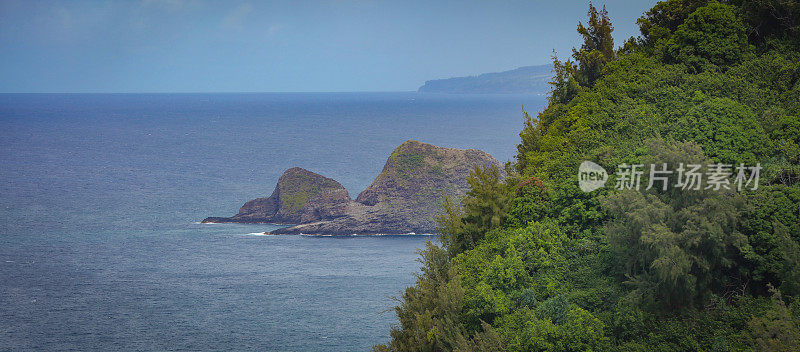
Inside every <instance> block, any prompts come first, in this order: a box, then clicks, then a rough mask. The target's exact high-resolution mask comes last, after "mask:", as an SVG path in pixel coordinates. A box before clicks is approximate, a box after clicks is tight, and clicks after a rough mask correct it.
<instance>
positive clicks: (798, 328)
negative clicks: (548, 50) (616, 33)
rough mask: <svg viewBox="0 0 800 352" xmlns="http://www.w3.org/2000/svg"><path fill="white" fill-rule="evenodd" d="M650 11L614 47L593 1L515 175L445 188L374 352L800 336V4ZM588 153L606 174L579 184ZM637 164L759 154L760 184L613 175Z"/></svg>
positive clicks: (719, 345) (674, 345)
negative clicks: (434, 232) (589, 188)
mask: <svg viewBox="0 0 800 352" xmlns="http://www.w3.org/2000/svg"><path fill="white" fill-rule="evenodd" d="M637 23H638V24H639V26H640V29H641V33H642V35H641V36H640V37H638V38H631V39H629V40H628V41H626V42H625V44H624V45H623V46H622V47H621V48H619V49H617V50H613V41H612V40H611V36H610V34H611V31H612V30H613V27H612V26H611V23H610V21H608V16H607V14H606V13H605V9H603V10H600V11H598V10H597V9H595V8H594V7H591V6H590V10H589V20H588V21H587V24H586V26H584V25H583V24H580V25H579V27H578V32H579V34H581V36H582V37H583V39H584V45H583V46H582V47H581V48H580V49H579V50H575V51H574V53H573V58H572V59H574V60H575V61H570V60H567V61H563V62H562V61H559V60H558V59H554V61H555V62H554V77H553V82H552V87H553V90H552V92H551V95H550V99H549V104H548V107H547V108H546V109H545V110H544V111H542V112H541V113H539V114H538V116H536V117H532V116H529V115H527V114H525V118H526V122H525V125H524V126H523V130H522V132H521V133H520V137H521V142H520V144H519V145H518V147H517V148H518V152H519V153H518V155H517V158H516V162H515V163H514V165H509V167H507V172H508V174H509V175H508V177H506V178H505V179H501V178H500V177H499V171H498V170H494V169H486V170H476V171H475V172H474V173H473V174H472V175H471V176H470V178H469V183H470V186H471V191H470V192H469V193H468V194H467V196H466V197H465V198H464V199H463V200H461V201H460V202H459V203H448V204H447V206H446V209H447V211H446V212H445V214H443V216H442V217H441V219H440V224H441V246H437V245H434V244H429V246H428V248H427V249H426V250H424V251H422V252H421V255H422V259H421V261H422V263H423V269H422V273H421V274H420V276H419V278H418V281H417V284H416V285H415V286H413V287H409V288H408V289H406V291H405V292H404V293H403V295H402V297H401V301H400V302H401V303H400V305H399V306H398V307H397V308H396V312H397V315H398V317H399V325H398V326H396V327H395V328H394V329H393V330H392V332H391V341H389V343H388V344H386V345H380V346H376V347H375V349H376V350H377V351H599V350H613V351H650V350H658V351H689V350H692V351H696V350H704V351H706V350H707V351H728V350H744V351H798V350H800V182H798V181H800V167H799V166H798V164H799V163H800V2H798V1H795V0H758V1H737V0H731V1H726V2H716V1H711V2H709V1H701V0H670V1H662V2H660V3H658V4H657V5H656V6H654V7H653V8H652V9H651V10H649V11H648V12H646V13H645V15H644V16H643V17H642V18H640V19H639V20H638V22H637ZM583 160H591V161H594V162H596V163H598V164H600V165H601V166H602V167H604V168H605V169H606V170H609V173H610V174H611V177H610V180H609V181H608V183H607V185H606V187H605V188H602V189H600V190H596V191H593V192H589V193H585V192H583V191H581V190H580V189H579V188H578V185H577V177H576V174H577V169H578V165H579V164H580V163H581V162H582V161H583ZM623 163H625V164H645V165H649V164H656V165H662V164H666V165H667V167H668V168H669V169H670V170H676V169H677V168H678V167H679V165H681V164H682V163H684V164H700V165H709V164H714V163H726V164H731V165H732V166H733V167H734V168H735V167H736V166H737V165H740V164H742V163H743V164H745V165H748V166H753V165H756V164H757V163H760V165H761V167H762V168H763V169H762V172H761V178H760V182H759V187H758V188H757V189H753V187H745V188H743V189H741V190H739V189H737V187H735V186H733V187H731V189H724V188H723V189H719V190H716V189H699V190H693V189H682V188H680V187H667V188H666V189H664V188H662V187H652V188H649V189H646V187H644V186H643V187H641V188H640V189H639V190H617V189H615V187H614V184H615V181H619V180H620V179H618V178H617V176H615V175H614V171H611V170H617V166H618V165H620V164H623ZM648 176H649V175H648V173H647V172H646V173H645V174H644V175H643V178H642V184H643V185H648V184H649V182H654V184H656V185H657V184H658V183H657V182H656V181H657V180H656V179H655V178H654V179H653V180H649V177H648ZM734 176H735V172H734ZM671 180H672V182H674V179H671ZM730 181H731V185H733V180H730Z"/></svg>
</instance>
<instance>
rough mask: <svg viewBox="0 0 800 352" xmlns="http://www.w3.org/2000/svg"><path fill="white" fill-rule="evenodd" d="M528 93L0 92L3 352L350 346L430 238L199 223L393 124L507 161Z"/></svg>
mask: <svg viewBox="0 0 800 352" xmlns="http://www.w3.org/2000/svg"><path fill="white" fill-rule="evenodd" d="M544 104H545V98H544V97H541V96H533V95H437V94H418V93H294V94H282V93H281V94H278V93H274V94H273V93H265V94H261V93H259V94H255V93H254V94H0V122H2V128H0V351H31V350H36V351H116V350H123V351H167V350H190V351H219V350H239V351H249V350H257V351H304V352H306V351H326V352H327V351H367V350H369V348H370V346H372V345H374V344H376V343H383V342H386V341H387V340H388V339H389V330H390V326H391V325H392V324H396V318H395V316H394V312H393V311H392V310H391V308H392V307H393V306H394V305H395V304H396V303H397V302H396V301H395V300H394V299H393V297H398V296H399V295H400V294H401V291H402V290H403V289H404V288H405V287H406V286H409V285H411V284H413V283H414V281H415V274H416V273H418V272H419V266H420V264H419V262H417V257H418V256H417V253H416V251H417V249H418V248H422V247H424V245H425V242H426V241H429V240H431V241H436V237H435V236H431V235H413V236H341V237H315V236H266V235H262V234H261V233H262V232H264V231H269V230H271V229H274V228H276V227H275V226H273V225H242V224H200V223H199V221H200V220H202V219H203V218H205V217H207V216H212V215H213V216H230V215H233V214H234V213H236V211H237V210H238V208H239V207H240V206H241V205H242V204H243V203H244V202H245V201H247V200H249V199H252V198H256V197H262V196H266V195H269V194H270V193H271V192H272V189H273V187H274V186H275V183H276V182H277V179H278V177H279V176H280V175H281V173H283V171H284V170H286V169H288V168H290V167H294V166H299V167H303V168H306V169H308V170H311V171H314V172H317V173H320V174H322V175H324V176H327V177H331V178H334V179H336V180H338V181H339V182H341V183H342V184H343V185H344V186H345V187H346V188H347V189H348V191H349V192H350V195H351V197H355V196H356V195H358V193H359V192H360V191H361V190H363V189H364V188H366V187H367V186H368V185H369V184H370V182H372V180H373V179H374V177H375V176H377V174H378V173H379V172H380V170H381V169H382V167H383V164H384V162H385V161H386V158H387V157H388V156H389V154H390V153H391V152H392V150H393V149H394V148H395V147H396V146H397V145H399V144H400V143H402V142H403V141H405V140H407V139H415V140H419V141H422V142H427V143H432V144H435V145H438V146H443V147H455V148H476V149H481V150H484V151H486V152H488V153H490V154H492V155H493V156H494V157H495V158H497V159H498V160H500V161H501V162H502V161H507V160H511V159H512V158H513V156H514V153H515V146H516V144H517V143H518V139H519V137H518V133H519V131H520V129H521V128H522V122H523V118H522V109H523V106H524V107H525V109H526V110H528V111H529V112H536V111H537V110H539V109H541V108H542V107H543V105H544Z"/></svg>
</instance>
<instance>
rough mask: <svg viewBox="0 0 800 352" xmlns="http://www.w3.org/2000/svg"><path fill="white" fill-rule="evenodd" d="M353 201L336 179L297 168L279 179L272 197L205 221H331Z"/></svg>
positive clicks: (286, 172) (280, 222)
mask: <svg viewBox="0 0 800 352" xmlns="http://www.w3.org/2000/svg"><path fill="white" fill-rule="evenodd" d="M350 201H351V200H350V195H349V194H348V193H347V190H346V189H345V188H344V187H343V186H342V185H341V184H339V182H337V181H336V180H334V179H331V178H327V177H324V176H322V175H319V174H316V173H313V172H311V171H308V170H306V169H302V168H299V167H294V168H291V169H289V170H286V171H285V172H284V173H283V175H281V177H280V178H278V184H277V185H276V186H275V190H274V191H272V195H270V196H269V197H267V198H257V199H253V200H251V201H249V202H247V203H245V204H244V205H243V206H242V207H241V208H240V209H239V213H238V214H236V215H234V216H232V217H229V218H226V217H209V218H206V219H205V220H203V222H204V223H212V222H241V223H273V224H298V223H308V222H314V221H320V220H331V219H334V218H337V217H340V216H343V215H344V214H345V210H346V209H347V204H348V203H349V202H350Z"/></svg>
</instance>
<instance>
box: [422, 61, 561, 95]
mask: <svg viewBox="0 0 800 352" xmlns="http://www.w3.org/2000/svg"><path fill="white" fill-rule="evenodd" d="M552 70H553V65H538V66H525V67H520V68H518V69H515V70H511V71H504V72H496V73H484V74H482V75H479V76H468V77H454V78H447V79H436V80H431V81H426V82H425V85H423V86H422V87H419V90H418V91H419V92H422V93H479V94H493V93H505V94H512V93H513V94H542V95H544V94H547V92H549V91H550V85H549V84H548V83H547V82H549V81H550V80H551V79H552V77H553V74H552Z"/></svg>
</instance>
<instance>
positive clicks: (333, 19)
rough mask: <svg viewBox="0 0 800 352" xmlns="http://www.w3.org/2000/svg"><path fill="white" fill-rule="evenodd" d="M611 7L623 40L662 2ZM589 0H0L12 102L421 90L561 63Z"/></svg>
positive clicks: (2, 65)
mask: <svg viewBox="0 0 800 352" xmlns="http://www.w3.org/2000/svg"><path fill="white" fill-rule="evenodd" d="M594 3H595V5H597V6H598V7H600V6H602V5H603V4H605V5H606V7H607V9H608V11H609V14H610V16H611V19H612V21H613V23H614V25H615V32H614V38H615V39H616V41H617V44H618V45H619V44H621V43H622V41H623V40H624V39H625V38H628V37H630V36H632V35H638V34H639V32H638V28H637V27H636V25H635V21H636V18H637V17H639V16H640V15H641V13H642V12H643V11H645V10H646V9H648V8H650V7H651V6H652V5H653V4H654V3H655V1H611V0H609V1H595V2H594ZM586 10H587V2H585V1H571V0H555V1H554V0H549V1H513V0H508V1H433V0H428V1H413V0H399V1H371V0H362V1H355V0H353V1H348V0H328V1H325V0H320V1H302V0H300V1H255V0H253V1H236V0H233V1H201V0H195V1H193V0H139V1H86V0H83V1H82V0H77V1H32V0H0V77H2V78H1V79H0V92H307V91H327V92H330V91H398V90H416V88H417V87H419V86H420V85H422V84H423V83H424V81H425V80H428V79H435V78H447V77H452V76H462V75H472V74H479V73H484V72H496V71H503V70H508V69H513V68H516V67H519V66H526V65H535V64H544V63H549V62H550V55H551V53H552V50H553V49H556V50H557V51H558V53H559V56H561V57H565V56H567V55H569V54H570V49H571V48H572V47H573V46H578V45H580V41H579V38H578V34H577V32H576V31H575V26H576V25H577V23H578V21H579V20H582V21H584V22H585V18H586Z"/></svg>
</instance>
